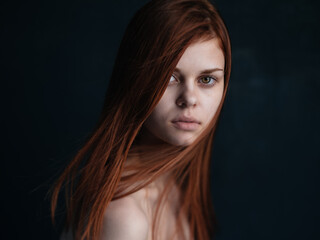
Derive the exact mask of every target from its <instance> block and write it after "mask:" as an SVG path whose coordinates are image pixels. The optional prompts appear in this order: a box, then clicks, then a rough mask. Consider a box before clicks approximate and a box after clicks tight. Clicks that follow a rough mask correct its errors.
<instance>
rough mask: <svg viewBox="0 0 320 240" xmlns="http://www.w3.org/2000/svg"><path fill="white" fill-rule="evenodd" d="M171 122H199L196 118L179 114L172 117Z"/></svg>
mask: <svg viewBox="0 0 320 240" xmlns="http://www.w3.org/2000/svg"><path fill="white" fill-rule="evenodd" d="M172 122H173V123H175V122H190V123H198V124H200V122H199V121H198V120H197V119H195V118H193V117H187V116H179V117H177V118H175V119H173V120H172Z"/></svg>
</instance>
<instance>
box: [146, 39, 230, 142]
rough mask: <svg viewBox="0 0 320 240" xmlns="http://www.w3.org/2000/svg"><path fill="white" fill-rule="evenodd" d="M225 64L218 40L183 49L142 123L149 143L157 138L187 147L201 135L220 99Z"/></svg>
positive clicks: (196, 43) (194, 44)
mask: <svg viewBox="0 0 320 240" xmlns="http://www.w3.org/2000/svg"><path fill="white" fill-rule="evenodd" d="M224 62H225V61H224V55H223V52H222V50H221V48H220V47H219V42H218V39H217V38H214V39H211V40H208V41H198V42H195V43H193V44H191V45H190V46H189V47H188V48H187V49H186V51H185V52H184V54H183V55H182V57H181V59H180V60H179V62H178V64H177V66H176V68H175V70H174V73H173V75H172V76H171V78H170V82H169V85H168V87H167V89H166V91H165V93H164V95H163V96H162V98H161V100H160V102H159V103H158V105H157V106H156V107H155V109H154V110H153V112H152V113H151V115H150V116H149V117H148V119H147V120H146V121H145V123H144V126H145V128H146V129H147V130H148V131H149V133H147V134H145V136H147V137H146V138H148V139H147V141H148V142H150V141H154V140H156V141H157V140H159V139H160V140H163V141H165V142H167V143H170V144H173V145H176V146H187V145H189V144H191V143H192V142H193V141H194V140H195V139H196V138H197V137H198V136H199V135H200V134H201V132H202V131H203V130H204V129H205V128H206V127H207V126H208V124H209V123H210V121H211V120H212V118H213V116H214V115H215V113H216V111H217V108H218V106H219V104H220V101H221V99H222V95H223V89H224ZM150 133H151V134H150Z"/></svg>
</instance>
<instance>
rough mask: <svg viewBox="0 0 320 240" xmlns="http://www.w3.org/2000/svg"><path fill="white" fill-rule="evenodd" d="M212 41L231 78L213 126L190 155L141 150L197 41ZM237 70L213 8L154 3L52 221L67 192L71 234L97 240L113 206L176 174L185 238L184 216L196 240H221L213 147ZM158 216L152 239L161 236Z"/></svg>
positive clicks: (136, 26)
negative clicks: (212, 180)
mask: <svg viewBox="0 0 320 240" xmlns="http://www.w3.org/2000/svg"><path fill="white" fill-rule="evenodd" d="M212 38H217V39H219V42H220V46H221V49H222V51H223V53H224V57H225V69H224V71H225V75H224V93H223V97H222V100H221V103H220V105H219V107H218V110H217V112H216V114H215V116H214V118H213V119H212V121H211V123H210V125H209V126H208V128H207V129H206V130H205V131H204V132H203V133H202V134H201V136H199V137H198V139H197V140H196V141H195V142H194V143H193V144H191V145H190V146H187V147H175V146H170V145H168V144H163V145H162V146H161V147H160V148H159V146H154V147H151V146H149V147H147V146H140V145H139V144H138V143H137V142H138V139H139V131H140V129H141V127H142V126H143V123H144V121H145V120H146V119H147V118H148V116H149V115H150V114H151V112H152V111H153V109H154V108H155V106H156V105H157V103H158V102H159V100H160V99H161V97H162V95H163V93H164V91H165V90H166V87H167V84H168V81H169V79H170V76H171V75H172V73H173V70H174V68H175V66H176V65H177V63H178V61H179V59H180V58H181V56H182V54H183V53H184V51H185V50H186V48H187V47H188V46H189V45H190V44H191V43H194V42H195V41H198V40H209V39H212ZM230 70H231V46H230V40H229V36H228V32H227V29H226V27H225V25H224V23H223V21H222V19H221V17H220V15H219V14H218V12H217V10H216V9H215V8H214V7H213V6H212V4H210V3H209V2H208V1H206V0H153V1H151V2H149V3H148V4H146V5H145V6H144V7H142V8H141V9H140V10H139V11H138V12H137V13H136V14H135V16H134V17H133V19H132V20H131V22H130V23H129V25H128V27H127V29H126V32H125V34H124V37H123V39H122V42H121V44H120V48H119V51H118V55H117V58H116V61H115V64H114V69H113V72H112V75H111V79H110V84H109V87H108V90H107V93H106V98H105V103H104V107H103V111H102V114H101V117H100V119H99V122H98V124H97V126H96V128H95V129H94V131H93V133H92V134H91V136H90V137H89V139H88V141H87V142H86V143H85V145H84V146H83V147H82V148H81V149H80V151H79V152H78V153H77V154H76V156H75V157H74V159H73V160H72V161H71V162H70V164H69V165H68V166H67V167H66V169H65V170H64V172H63V173H62V175H61V176H60V178H59V179H58V180H57V182H56V184H55V185H54V188H53V192H52V202H51V211H52V218H53V219H54V215H55V211H56V205H57V200H58V196H59V193H60V191H61V189H62V188H63V187H64V189H65V194H66V195H65V197H66V210H67V212H66V228H67V229H69V228H71V229H72V231H73V234H74V237H75V239H97V238H98V237H99V234H100V232H101V227H102V221H103V216H104V213H105V211H106V210H107V206H108V204H109V203H110V201H112V200H114V199H117V198H121V197H124V196H127V195H129V194H131V193H133V192H135V191H137V190H139V189H141V188H143V187H145V186H146V185H148V184H149V183H151V182H152V181H153V180H155V179H156V178H157V177H159V176H160V175H163V174H165V173H169V172H170V173H171V175H170V179H169V180H170V181H169V182H170V183H175V184H177V186H178V188H179V189H180V192H181V193H180V199H183V201H181V202H180V205H179V206H180V208H179V211H178V213H179V214H178V215H177V233H178V234H182V229H181V216H182V214H184V215H185V216H187V219H188V222H189V226H190V231H191V235H192V237H193V238H194V239H201V240H206V239H210V237H211V236H212V235H213V233H214V224H213V223H214V214H213V211H212V202H211V200H210V192H209V190H210V186H209V165H210V155H211V145H212V140H213V135H214V132H215V129H216V126H217V120H218V116H219V114H220V111H221V108H222V105H223V102H224V98H225V94H226V90H227V87H228V81H229V77H230ZM128 157H130V158H138V159H146V160H143V161H142V162H143V164H139V161H138V162H136V163H135V164H131V165H125V163H126V159H127V158H128ZM137 173H139V174H137ZM170 186H172V185H170V184H168V185H166V188H165V190H164V192H163V194H162V195H161V198H160V199H161V201H159V204H158V207H157V214H158V213H159V212H160V211H161V204H160V203H161V202H163V201H164V199H165V198H166V196H167V195H168V191H169V189H170ZM157 214H156V216H157ZM156 216H155V217H154V221H153V230H154V231H153V239H155V238H156V232H157V217H156Z"/></svg>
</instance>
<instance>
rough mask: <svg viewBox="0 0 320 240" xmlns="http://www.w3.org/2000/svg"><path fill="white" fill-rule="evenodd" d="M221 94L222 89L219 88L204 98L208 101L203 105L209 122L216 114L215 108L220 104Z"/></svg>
mask: <svg viewBox="0 0 320 240" xmlns="http://www.w3.org/2000/svg"><path fill="white" fill-rule="evenodd" d="M222 94H223V90H221V91H219V92H216V93H215V94H213V95H212V96H211V97H210V96H208V97H207V98H206V99H205V102H207V103H208V104H206V105H205V109H206V115H207V120H208V122H210V121H211V120H212V118H213V117H214V115H215V114H216V112H217V109H218V107H219V104H220V102H221V99H222Z"/></svg>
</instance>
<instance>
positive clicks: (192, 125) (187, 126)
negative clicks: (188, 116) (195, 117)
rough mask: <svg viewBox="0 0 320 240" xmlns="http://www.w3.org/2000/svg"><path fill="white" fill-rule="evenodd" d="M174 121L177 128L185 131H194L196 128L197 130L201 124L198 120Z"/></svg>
mask: <svg viewBox="0 0 320 240" xmlns="http://www.w3.org/2000/svg"><path fill="white" fill-rule="evenodd" d="M172 123H173V126H174V127H175V128H177V129H180V130H184V131H194V130H197V129H198V128H199V126H200V124H199V123H196V122H172Z"/></svg>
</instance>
